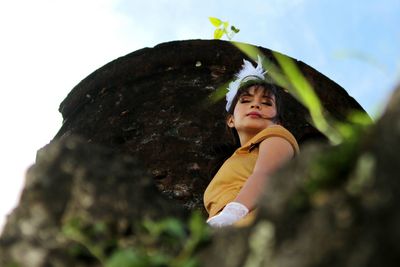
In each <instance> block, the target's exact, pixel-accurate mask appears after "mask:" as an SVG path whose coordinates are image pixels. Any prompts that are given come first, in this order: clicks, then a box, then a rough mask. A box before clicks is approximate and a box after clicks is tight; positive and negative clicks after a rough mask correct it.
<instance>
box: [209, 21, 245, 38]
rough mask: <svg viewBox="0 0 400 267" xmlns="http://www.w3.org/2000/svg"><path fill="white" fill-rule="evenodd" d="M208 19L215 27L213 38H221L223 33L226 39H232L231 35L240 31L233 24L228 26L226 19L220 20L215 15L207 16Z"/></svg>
mask: <svg viewBox="0 0 400 267" xmlns="http://www.w3.org/2000/svg"><path fill="white" fill-rule="evenodd" d="M208 19H209V21H210V22H211V24H212V25H213V26H214V27H215V28H216V29H215V31H214V39H221V38H222V37H223V36H224V35H225V36H226V38H228V40H232V38H233V36H235V34H237V33H238V32H239V31H240V30H239V29H238V28H236V27H235V26H233V25H231V27H229V22H228V21H222V20H220V19H218V18H215V17H209V18H208Z"/></svg>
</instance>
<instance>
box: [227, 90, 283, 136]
mask: <svg viewBox="0 0 400 267" xmlns="http://www.w3.org/2000/svg"><path fill="white" fill-rule="evenodd" d="M276 116H277V111H276V103H275V96H273V95H272V94H268V92H267V90H265V89H264V87H262V86H259V85H253V86H251V87H250V88H249V89H248V90H247V91H246V92H244V93H242V94H241V95H240V97H239V100H238V102H237V104H236V106H235V109H234V111H233V115H230V116H229V117H228V121H227V123H228V126H229V127H231V128H233V127H234V128H235V129H236V130H237V132H238V134H239V136H240V134H241V133H245V134H253V135H255V134H257V133H259V132H260V131H262V130H264V129H265V128H267V127H268V126H270V125H274V124H276V123H275V122H274V119H275V118H276Z"/></svg>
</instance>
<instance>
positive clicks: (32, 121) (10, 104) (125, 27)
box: [0, 0, 400, 225]
mask: <svg viewBox="0 0 400 267" xmlns="http://www.w3.org/2000/svg"><path fill="white" fill-rule="evenodd" d="M399 14H400V1H399V0H380V1H376V0H364V1H360V0H347V1H345V0H335V1H332V0H264V1H261V0H258V1H257V0H246V1H235V0H231V1H229V0H221V1H215V0H214V1H211V0H202V1H198V0H186V1H185V0H180V1H177V0H168V1H167V0H159V1H151V0H147V1H127V0H68V1H67V0H35V1H29V0H13V1H11V0H9V1H2V2H1V3H0V34H1V39H2V42H1V43H0V72H1V73H2V75H1V76H0V84H1V90H0V94H1V96H0V109H1V110H0V119H1V122H2V125H3V127H2V133H1V138H0V142H1V143H0V146H1V152H0V153H1V159H2V161H3V163H2V167H1V173H2V179H0V183H1V184H0V196H1V201H0V203H1V204H0V225H1V224H2V221H3V220H4V215H5V214H6V213H8V212H9V211H10V209H11V208H12V207H13V206H14V205H15V203H16V202H17V200H18V196H19V192H20V189H21V187H22V185H23V183H24V179H23V177H24V173H25V170H26V168H27V167H28V166H29V165H30V164H32V163H33V162H34V158H35V153H36V151H37V150H38V149H39V148H40V147H42V146H44V145H45V144H47V143H48V142H49V141H50V140H51V138H52V137H53V136H54V134H55V133H56V132H57V130H58V129H59V127H60V126H61V115H60V114H59V113H58V110H57V109H58V105H59V104H60V102H61V101H62V100H63V99H64V98H65V97H66V95H67V94H68V92H69V91H70V90H71V89H72V88H73V87H74V86H75V85H76V84H77V83H78V82H79V81H80V80H82V79H84V78H85V77H86V76H87V75H89V74H90V73H91V72H93V71H95V70H96V69H97V68H99V67H101V66H102V65H104V64H106V63H108V62H109V61H111V60H113V59H115V58H117V57H120V56H123V55H125V54H128V53H130V52H133V51H135V50H137V49H141V48H143V47H153V46H155V45H157V44H159V43H162V42H167V41H173V40H186V39H210V38H212V34H213V30H214V28H213V26H212V25H211V24H210V23H209V22H208V17H209V16H214V17H218V18H220V19H222V20H226V21H229V22H230V23H231V24H233V25H235V26H236V27H238V28H239V29H240V30H241V31H240V33H239V34H237V35H236V36H235V37H234V40H235V41H241V42H246V43H250V44H255V45H259V46H263V47H266V48H270V49H273V50H276V51H278V52H281V53H284V54H287V55H289V56H291V57H294V58H296V59H299V60H302V61H303V62H305V63H306V64H308V65H310V66H312V67H313V68H315V69H317V70H318V71H320V72H322V73H323V74H325V75H326V76H328V77H329V78H330V79H332V80H334V81H336V82H337V83H338V84H340V85H341V86H343V87H344V88H345V89H346V90H347V91H348V92H349V94H350V95H351V96H353V97H354V98H355V99H356V100H357V101H358V102H359V103H360V104H361V105H362V106H363V107H364V108H365V109H366V110H367V111H368V113H369V114H370V115H372V116H374V117H376V116H377V114H379V113H378V111H379V109H380V108H381V107H382V106H384V103H385V102H386V99H387V97H388V96H389V95H390V92H391V91H392V89H393V88H394V86H395V84H397V83H398V82H399V78H400V77H399V70H400V49H399V47H400V45H399V43H400V30H399V29H398V25H400V16H399ZM4 162H5V163H6V164H4Z"/></svg>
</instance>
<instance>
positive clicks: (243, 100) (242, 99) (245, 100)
mask: <svg viewBox="0 0 400 267" xmlns="http://www.w3.org/2000/svg"><path fill="white" fill-rule="evenodd" d="M249 101H250V100H248V99H246V98H241V99H240V103H248V102H249Z"/></svg>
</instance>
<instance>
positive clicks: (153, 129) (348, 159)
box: [0, 40, 400, 267]
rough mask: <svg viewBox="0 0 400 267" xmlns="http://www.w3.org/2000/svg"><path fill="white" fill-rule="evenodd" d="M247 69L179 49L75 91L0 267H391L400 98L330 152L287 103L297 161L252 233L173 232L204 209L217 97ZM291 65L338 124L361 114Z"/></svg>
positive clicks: (232, 55)
mask: <svg viewBox="0 0 400 267" xmlns="http://www.w3.org/2000/svg"><path fill="white" fill-rule="evenodd" d="M260 49H261V50H262V51H263V53H265V56H267V57H268V58H270V59H271V60H273V58H272V55H271V51H270V50H268V49H265V48H260ZM242 58H243V55H242V54H241V53H240V51H238V50H237V49H236V48H235V47H233V46H232V45H231V44H230V43H229V42H223V41H214V40H213V41H201V40H194V41H182V42H172V43H166V44H161V45H159V46H156V47H154V48H151V49H150V48H146V49H142V50H139V51H136V52H133V53H131V54H129V55H127V56H125V57H122V58H119V59H117V60H115V61H113V62H111V63H109V64H107V65H105V66H104V67H102V68H100V69H99V70H97V71H95V72H94V73H93V74H91V75H89V76H88V77H87V78H86V79H84V80H83V81H82V82H81V83H79V84H78V85H77V86H76V87H75V88H74V89H73V90H72V91H71V93H70V94H69V95H68V97H67V98H66V99H65V100H64V102H63V103H62V104H61V106H60V111H61V112H62V114H63V118H64V123H63V126H62V128H61V129H60V131H59V133H58V134H57V135H56V137H55V138H54V140H53V141H52V142H51V143H50V144H49V145H47V146H46V147H45V148H43V149H42V150H40V151H39V152H38V157H37V161H36V164H35V165H34V166H33V167H32V168H31V169H30V170H29V172H28V175H27V177H26V185H25V189H24V192H23V194H22V198H21V201H20V204H19V206H18V207H17V208H16V210H15V211H14V212H13V213H12V214H11V215H10V216H9V218H8V220H7V224H6V227H5V229H4V232H3V234H2V236H1V237H0V266H6V267H12V266H13V267H15V266H21V267H25V266H29V267H31V266H32V267H45V266H107V267H114V266H195V261H194V259H195V258H196V259H198V265H199V266H211V267H212V266H218V267H223V266H283V267H286V266H287V267H289V266H296V267H298V266H300V267H301V266H349V267H350V266H397V264H398V262H399V260H400V258H399V256H398V255H400V246H399V245H398V242H397V241H398V240H399V239H400V231H399V228H398V225H399V223H400V212H399V211H398V210H399V209H398V208H397V207H398V206H399V204H400V197H399V196H398V194H397V192H399V190H400V183H399V182H398V179H397V176H398V173H400V170H399V166H400V164H399V160H398V157H397V155H396V154H395V153H396V148H397V147H400V143H399V142H400V141H399V140H400V138H399V137H400V125H399V123H398V122H399V121H400V120H399V118H400V108H399V106H400V105H399V104H400V88H398V89H397V90H396V92H395V94H394V95H393V97H392V100H391V102H390V103H389V105H388V107H387V110H386V112H385V114H384V115H383V116H382V118H381V119H380V120H379V121H377V122H376V123H375V124H374V125H373V126H371V127H369V128H366V129H364V128H354V129H355V134H354V136H353V137H352V138H350V139H348V140H347V141H346V142H344V143H343V144H341V145H340V146H335V147H331V146H329V145H328V144H321V143H312V142H311V144H308V145H305V143H309V142H307V141H312V140H315V139H320V137H321V134H320V133H319V132H318V131H316V130H315V129H314V128H313V127H312V126H310V125H309V124H308V123H307V120H306V117H307V112H306V110H305V109H304V108H303V107H301V105H300V104H298V103H297V101H295V100H294V99H293V98H292V97H291V96H290V95H289V94H287V93H285V92H281V93H282V98H283V105H284V107H285V110H284V114H283V116H284V118H285V126H286V127H287V128H289V129H290V130H291V131H292V132H293V133H294V135H295V136H296V138H297V139H298V140H299V142H300V144H301V145H302V154H301V157H298V158H297V159H296V160H294V161H292V162H291V163H290V164H289V165H288V166H286V167H285V168H284V169H282V170H281V171H279V172H278V173H276V175H274V176H273V177H272V178H271V179H270V183H269V185H268V187H267V188H266V191H265V195H264V197H263V199H262V200H261V202H260V203H261V204H260V208H259V216H258V218H257V220H256V222H255V223H254V225H252V226H250V227H248V228H241V229H233V228H226V229H222V230H218V231H212V232H211V235H207V231H206V230H205V229H206V228H205V225H204V222H203V221H202V219H200V222H198V221H197V222H196V221H195V220H194V219H192V221H191V222H190V223H188V224H181V223H179V222H177V221H174V220H172V221H171V220H170V219H171V218H175V219H178V220H179V221H182V222H186V221H187V220H188V219H190V218H193V216H192V215H190V213H191V211H193V210H197V209H200V210H201V209H202V208H201V196H202V192H203V190H204V188H205V186H206V185H207V183H208V182H209V179H210V175H209V172H210V170H211V169H212V167H213V164H214V160H216V159H217V158H218V157H219V155H220V154H221V153H220V152H221V151H222V150H223V149H221V148H223V147H225V145H226V144H225V143H226V142H225V141H226V140H227V139H228V136H227V134H226V133H225V126H224V118H223V110H224V101H218V102H215V103H214V102H210V97H209V96H210V94H213V93H214V92H215V91H216V90H217V88H218V87H219V86H221V85H223V84H224V83H225V82H226V81H228V80H229V79H230V78H232V75H233V74H234V73H235V72H236V71H237V70H238V69H239V67H240V65H241V62H242ZM297 64H298V66H299V67H300V69H301V70H302V72H303V73H304V75H305V77H306V78H307V79H308V80H309V81H310V82H311V84H312V85H313V86H314V87H315V89H316V91H317V93H318V95H319V96H320V98H321V100H322V102H323V104H324V106H325V108H326V109H327V110H328V111H330V112H331V113H332V114H334V115H335V116H336V117H337V118H338V119H344V118H345V117H346V114H347V113H348V112H349V111H351V110H354V109H355V110H359V111H363V110H362V108H361V107H360V106H359V105H358V104H357V102H355V101H354V99H352V98H351V97H350V96H349V95H348V94H347V93H346V92H345V91H344V90H343V89H342V88H341V87H340V86H338V85H337V84H335V83H334V82H332V81H331V80H329V79H328V78H326V77H325V76H323V75H322V74H320V73H318V72H317V71H316V70H314V69H312V68H311V67H309V66H307V65H306V64H304V63H302V62H297ZM221 140H223V141H221ZM151 222H161V223H160V224H154V223H151ZM207 236H208V237H207ZM207 240H208V241H207ZM121 262H122V263H121Z"/></svg>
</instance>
